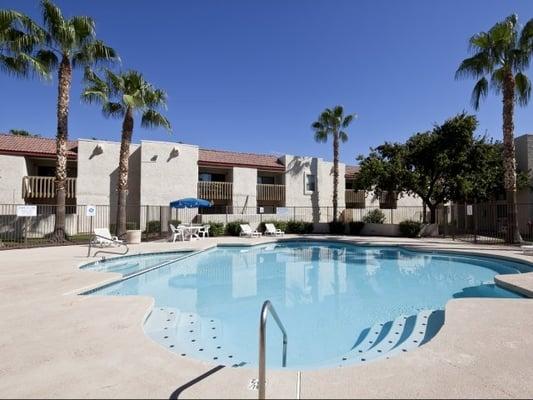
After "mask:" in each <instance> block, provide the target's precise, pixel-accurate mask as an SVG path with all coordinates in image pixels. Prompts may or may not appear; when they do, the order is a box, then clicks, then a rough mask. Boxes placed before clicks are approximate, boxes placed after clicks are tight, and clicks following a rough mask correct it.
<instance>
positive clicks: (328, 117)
mask: <svg viewBox="0 0 533 400" xmlns="http://www.w3.org/2000/svg"><path fill="white" fill-rule="evenodd" d="M354 118H355V114H349V115H344V109H343V107H342V106H335V107H334V108H333V109H330V108H326V109H325V110H324V111H323V112H322V114H320V116H319V117H318V120H316V121H315V122H313V124H312V125H311V127H312V129H313V131H314V132H315V140H316V141H317V142H327V140H328V137H329V136H331V137H332V138H333V221H334V222H336V221H337V217H338V215H337V214H338V212H337V210H338V196H339V146H340V142H341V141H342V142H346V141H347V140H348V134H347V133H346V131H345V130H344V129H346V128H348V126H349V125H350V124H351V123H352V121H353V119H354Z"/></svg>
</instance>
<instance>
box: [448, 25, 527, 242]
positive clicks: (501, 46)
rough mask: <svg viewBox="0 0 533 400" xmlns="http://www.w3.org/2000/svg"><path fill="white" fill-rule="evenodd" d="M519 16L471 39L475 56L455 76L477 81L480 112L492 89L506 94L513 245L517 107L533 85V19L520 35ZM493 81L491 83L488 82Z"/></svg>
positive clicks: (516, 234) (513, 238) (516, 238)
mask: <svg viewBox="0 0 533 400" xmlns="http://www.w3.org/2000/svg"><path fill="white" fill-rule="evenodd" d="M519 30H520V27H519V24H518V17H517V16H516V15H511V16H509V17H507V18H506V19H505V20H504V21H502V22H498V23H497V24H495V25H494V26H493V27H492V28H490V30H488V31H487V32H480V33H477V34H475V35H474V36H472V37H471V38H470V49H471V50H472V52H473V53H474V54H473V56H472V57H470V58H466V59H465V60H463V61H462V63H461V65H460V66H459V68H458V69H457V72H456V73H455V76H456V78H461V77H473V78H475V79H478V81H477V83H476V85H475V86H474V90H473V92H472V105H473V107H474V108H475V109H476V110H477V109H478V108H479V102H480V99H481V98H484V97H486V96H487V95H488V92H489V87H490V88H492V89H493V90H494V92H496V94H502V95H503V146H504V150H503V158H504V159H503V168H504V180H505V182H504V184H505V191H506V195H507V203H508V210H509V211H508V215H509V226H508V237H507V240H508V241H509V242H511V243H514V242H521V241H522V238H521V236H520V231H519V229H518V219H517V205H516V161H515V146H514V137H513V136H514V133H513V131H514V124H513V117H514V105H515V103H516V102H518V104H519V105H521V106H525V105H526V104H527V103H528V101H529V98H530V96H531V82H530V81H529V79H528V77H527V76H526V75H525V73H524V71H525V70H526V69H527V68H528V66H529V61H530V57H531V50H532V44H533V19H530V20H529V21H528V22H527V24H526V25H525V26H524V28H523V29H522V31H521V32H519ZM489 79H490V82H489Z"/></svg>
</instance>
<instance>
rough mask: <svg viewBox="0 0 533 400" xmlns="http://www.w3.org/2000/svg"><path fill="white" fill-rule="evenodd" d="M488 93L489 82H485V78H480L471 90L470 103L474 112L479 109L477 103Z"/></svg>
mask: <svg viewBox="0 0 533 400" xmlns="http://www.w3.org/2000/svg"><path fill="white" fill-rule="evenodd" d="M488 93H489V82H488V81H487V78H485V77H482V78H481V79H480V80H479V81H477V83H476V85H475V86H474V89H473V90H472V98H471V100H470V101H471V103H472V107H474V109H475V110H478V109H479V102H480V100H481V99H482V98H485V97H487V94H488Z"/></svg>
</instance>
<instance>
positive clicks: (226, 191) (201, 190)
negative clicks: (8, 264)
mask: <svg viewBox="0 0 533 400" xmlns="http://www.w3.org/2000/svg"><path fill="white" fill-rule="evenodd" d="M232 192H233V184H232V183H231V182H198V197H199V198H201V199H206V200H229V199H231V197H232Z"/></svg>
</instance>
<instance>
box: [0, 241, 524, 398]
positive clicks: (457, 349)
mask: <svg viewBox="0 0 533 400" xmlns="http://www.w3.org/2000/svg"><path fill="white" fill-rule="evenodd" d="M288 237H290V236H288ZM311 237H312V238H314V236H311ZM306 238H309V236H307V237H306ZM317 238H330V239H339V240H346V241H350V242H359V243H371V244H403V245H406V246H408V247H417V248H424V249H428V250H432V249H435V250H437V249H441V250H442V249H445V250H454V251H458V252H464V251H468V252H479V253H481V254H484V255H495V256H504V257H511V258H514V259H518V260H523V261H530V262H531V261H533V257H531V256H524V255H522V254H520V250H519V248H515V247H506V246H488V245H471V244H465V243H461V242H452V241H451V240H445V239H414V240H412V239H399V238H370V237H365V238H354V237H334V236H317ZM267 241H272V239H254V240H250V239H240V238H227V237H223V238H212V239H206V240H200V241H194V242H184V243H183V242H180V243H174V244H173V243H166V242H152V243H143V244H141V245H136V246H131V250H130V254H135V253H141V252H142V253H144V252H151V251H170V250H174V249H185V248H192V249H201V248H205V247H210V246H213V245H215V244H218V243H225V244H231V243H248V244H257V243H261V242H267ZM86 252H87V247H86V246H67V247H48V248H35V249H20V250H6V251H0V300H1V301H0V311H1V316H2V329H0V354H1V357H0V397H32V398H35V397H38V398H42V397H54V398H67V397H84V398H88V397H90V398H95V397H97V398H146V397H151V398H169V397H170V396H171V394H172V393H175V394H176V391H177V394H178V395H179V397H180V398H257V391H256V390H252V389H250V388H249V383H250V380H252V379H254V378H256V377H257V370H256V369H255V368H237V369H235V368H228V367H226V368H222V369H220V370H216V371H215V370H214V368H215V367H216V366H215V365H212V364H206V363H202V362H200V361H197V360H194V359H191V358H183V357H178V356H176V355H175V354H173V353H171V352H169V351H167V350H165V349H164V348H163V347H161V346H160V345H159V344H157V343H155V342H153V341H152V340H150V339H149V338H148V337H147V336H146V335H145V334H144V332H143V329H142V322H143V319H144V317H145V316H146V315H147V313H148V312H149V310H150V307H151V306H152V303H153V301H152V299H151V298H148V297H91V296H78V295H77V293H79V292H81V291H83V290H84V289H87V288H91V287H95V286H99V285H100V284H102V283H103V282H107V281H110V280H113V279H117V278H118V277H119V276H118V274H110V273H103V272H94V271H87V270H80V269H79V268H78V267H79V265H81V264H85V263H87V262H89V261H91V259H87V258H86ZM498 280H499V281H501V282H502V283H503V284H506V285H507V287H510V286H511V285H512V287H513V288H515V289H516V288H520V290H521V291H522V293H531V292H533V273H527V274H520V275H512V276H511V275H509V276H505V277H498ZM528 291H529V292H528ZM258 315H259V310H258ZM289 334H290V333H289ZM532 360H533V301H532V300H530V299H456V300H451V301H450V302H448V304H447V305H446V322H445V324H444V326H443V328H442V330H441V331H440V332H439V334H438V335H437V336H436V337H435V338H433V339H432V340H431V341H430V342H429V343H428V344H426V345H424V346H423V347H421V348H419V349H418V350H416V351H413V352H410V353H406V354H402V355H399V356H397V357H393V358H391V359H390V360H382V361H376V362H372V363H369V364H367V365H363V366H352V367H344V368H332V369H320V370H315V371H304V372H302V373H301V380H300V385H299V388H300V397H301V398H353V397H367V398H368V397H372V398H377V397H379V398H382V397H387V398H405V397H411V398H412V397H416V398H422V397H424V398H428V397H430V398H454V397H470V398H479V397H484V398H531V397H532V395H533V380H532V379H531V373H530V371H531V361H532ZM206 373H211V374H210V375H208V376H206V377H203V379H200V378H202V375H204V374H206ZM298 381H299V380H298V374H297V373H296V372H295V371H285V372H283V371H268V373H267V397H268V398H296V396H297V388H298Z"/></svg>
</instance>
